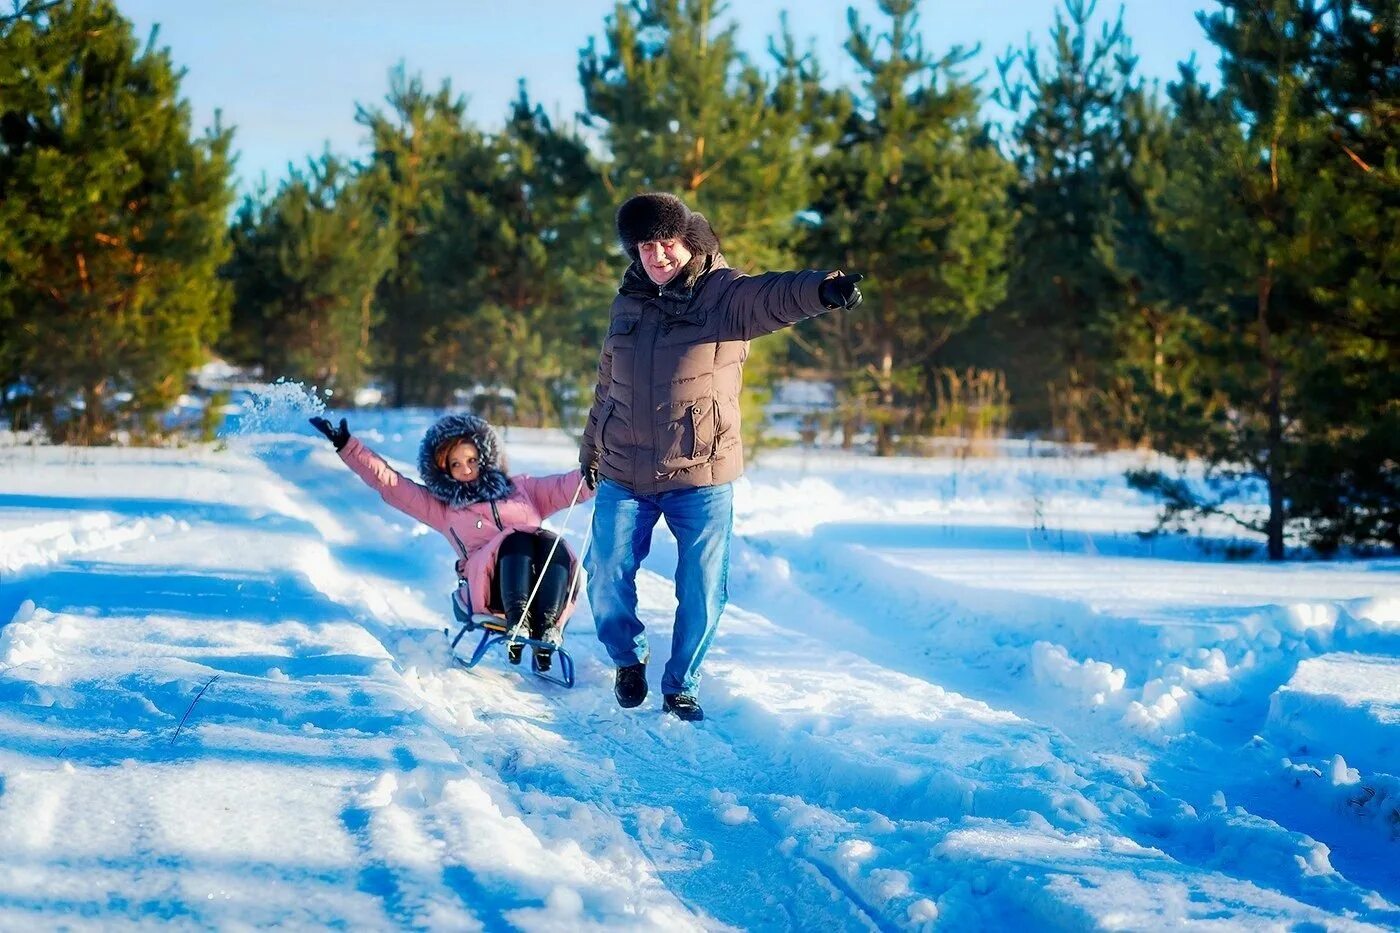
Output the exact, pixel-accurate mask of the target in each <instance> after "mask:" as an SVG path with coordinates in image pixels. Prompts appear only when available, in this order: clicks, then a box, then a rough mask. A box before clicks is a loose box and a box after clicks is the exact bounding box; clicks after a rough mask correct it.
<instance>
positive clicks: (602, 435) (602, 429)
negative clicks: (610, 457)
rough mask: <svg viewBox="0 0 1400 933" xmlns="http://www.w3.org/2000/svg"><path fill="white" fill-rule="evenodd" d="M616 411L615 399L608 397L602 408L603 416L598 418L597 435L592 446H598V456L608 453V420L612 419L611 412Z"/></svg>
mask: <svg viewBox="0 0 1400 933" xmlns="http://www.w3.org/2000/svg"><path fill="white" fill-rule="evenodd" d="M615 411H617V399H614V398H610V399H608V404H607V407H606V408H604V409H603V417H601V418H599V419H598V437H597V438H596V443H595V445H594V446H596V447H597V448H598V453H599V456H601V455H603V454H606V453H609V452H610V451H609V450H608V439H607V438H608V433H607V432H608V422H609V421H611V420H612V416H613V412H615Z"/></svg>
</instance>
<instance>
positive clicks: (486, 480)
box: [418, 415, 513, 508]
mask: <svg viewBox="0 0 1400 933" xmlns="http://www.w3.org/2000/svg"><path fill="white" fill-rule="evenodd" d="M449 438H462V439H464V440H469V441H471V442H472V443H473V444H475V445H476V450H477V456H478V457H479V458H480V459H481V462H480V463H479V464H478V465H477V468H478V469H479V470H480V473H479V474H478V475H477V478H476V479H474V480H472V481H471V482H470V483H460V482H458V481H457V480H455V479H453V478H452V477H451V476H450V475H449V474H448V473H447V471H446V470H442V469H439V468H438V465H437V463H435V462H434V460H433V453H434V452H435V451H436V450H437V449H438V447H439V446H441V445H442V443H443V441H446V440H447V439H449ZM507 470H508V467H507V464H506V455H505V451H504V450H502V449H501V442H500V439H499V438H497V437H496V431H495V429H494V428H492V427H491V425H490V424H488V423H487V422H486V419H484V418H479V417H477V416H476V415H446V416H444V417H442V418H439V419H438V421H437V423H436V424H434V425H433V426H432V427H431V428H429V429H428V433H426V434H424V435H423V443H422V444H420V445H419V446H418V475H419V476H420V477H421V478H422V480H423V485H424V486H425V487H427V489H428V492H430V493H432V494H433V496H434V497H436V498H437V499H438V500H439V501H441V502H443V503H445V504H446V505H448V506H451V507H452V508H464V507H466V506H468V505H471V504H472V503H475V502H495V501H500V500H501V499H504V498H506V497H507V496H509V495H510V493H511V490H512V488H513V484H512V483H511V481H510V475H509V474H508V472H507Z"/></svg>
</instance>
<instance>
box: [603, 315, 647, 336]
mask: <svg viewBox="0 0 1400 933" xmlns="http://www.w3.org/2000/svg"><path fill="white" fill-rule="evenodd" d="M641 319H642V316H641V315H640V314H625V315H621V316H619V317H615V318H613V319H612V320H611V321H610V322H608V337H609V338H613V337H621V336H624V335H626V334H630V333H632V332H633V331H634V330H636V329H637V322H638V321H640V320H641Z"/></svg>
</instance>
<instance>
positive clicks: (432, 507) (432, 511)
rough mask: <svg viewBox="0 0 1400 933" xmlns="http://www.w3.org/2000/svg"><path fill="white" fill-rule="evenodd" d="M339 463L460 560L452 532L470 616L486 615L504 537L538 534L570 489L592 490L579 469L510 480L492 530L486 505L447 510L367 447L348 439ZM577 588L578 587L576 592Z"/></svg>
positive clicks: (567, 610)
mask: <svg viewBox="0 0 1400 933" xmlns="http://www.w3.org/2000/svg"><path fill="white" fill-rule="evenodd" d="M340 459H342V460H344V461H345V465H346V466H348V467H350V469H352V470H354V471H355V474H356V475H357V476H359V477H360V479H362V480H364V481H365V483H366V484H367V485H369V486H370V487H371V488H372V489H374V490H376V491H377V492H378V493H379V495H380V497H381V498H383V500H384V501H385V502H387V503H389V504H390V505H392V506H393V507H394V508H396V509H398V510H399V511H400V512H403V513H404V514H405V515H408V516H411V517H412V518H416V519H418V520H419V521H420V522H422V523H423V524H425V525H427V526H428V527H430V528H432V529H433V530H435V531H437V532H438V533H440V534H441V535H442V536H443V537H444V538H446V539H447V541H448V543H449V544H450V545H451V546H452V551H453V553H455V554H458V556H460V552H458V550H457V544H456V542H455V541H453V539H452V532H454V531H455V532H456V533H457V537H459V538H461V539H462V543H463V544H465V545H466V547H467V555H468V557H467V562H466V573H465V577H466V580H467V585H468V587H469V588H470V590H471V601H472V605H471V609H472V611H473V612H486V611H488V610H487V609H486V602H487V600H488V599H490V596H491V581H492V578H493V577H494V576H495V573H496V552H497V551H498V550H499V549H500V547H501V542H502V541H504V540H505V537H506V535H508V534H510V533H511V532H512V531H536V530H538V529H539V527H540V524H541V523H542V522H543V521H544V520H545V519H546V518H548V517H549V516H551V515H553V514H554V513H555V512H558V511H560V510H561V509H565V508H568V506H569V502H570V501H572V500H573V497H574V491H575V490H579V494H578V501H579V502H585V501H587V500H588V499H591V498H593V491H592V490H591V489H589V488H588V486H587V484H581V482H580V480H581V475H582V474H580V473H579V471H578V470H571V471H570V472H568V473H556V474H554V475H553V476H541V477H538V478H536V477H533V476H512V477H511V478H510V480H511V483H512V484H513V485H514V487H515V488H514V490H513V491H512V492H511V494H510V496H509V497H508V498H505V499H501V500H499V501H497V502H496V509H497V510H498V511H499V512H500V516H501V524H502V525H503V526H504V529H501V528H497V527H496V521H495V519H494V518H493V517H492V514H491V503H489V502H476V503H473V504H471V505H468V506H465V507H462V508H452V507H450V506H448V505H446V504H445V503H443V502H442V501H441V500H439V499H437V498H436V497H434V496H433V494H432V493H430V492H428V490H427V489H426V488H425V487H423V486H420V485H419V484H418V483H415V482H414V481H413V480H411V479H408V478H407V477H405V476H404V475H403V474H402V473H400V472H398V471H397V470H395V469H394V468H393V467H391V466H389V464H388V463H386V462H384V458H383V457H381V456H379V454H377V453H375V452H374V451H373V450H370V449H369V448H368V447H366V446H365V445H364V444H363V443H361V442H360V439H359V438H357V437H351V438H350V441H349V443H347V444H346V445H345V447H344V448H342V449H341V451H340ZM559 546H560V547H562V548H565V549H566V550H568V553H569V558H570V560H572V561H573V562H574V564H575V565H577V563H578V557H577V555H575V554H574V552H573V550H572V549H570V548H569V544H568V542H567V541H563V540H562V539H561V540H560V543H559ZM581 588H582V585H581V584H580V586H579V587H578V589H581ZM577 599H578V592H577V589H576V590H575V591H574V592H573V593H572V594H571V596H570V599H569V604H568V605H567V606H565V607H564V611H563V613H562V614H561V615H560V617H559V619H560V622H561V623H562V622H566V621H568V619H569V617H570V616H571V615H573V612H574V607H575V603H576V602H577Z"/></svg>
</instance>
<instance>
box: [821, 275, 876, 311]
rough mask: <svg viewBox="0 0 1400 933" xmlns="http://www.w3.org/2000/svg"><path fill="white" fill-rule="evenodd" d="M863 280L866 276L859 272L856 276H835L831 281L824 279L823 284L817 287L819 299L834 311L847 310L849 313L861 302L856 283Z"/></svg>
mask: <svg viewBox="0 0 1400 933" xmlns="http://www.w3.org/2000/svg"><path fill="white" fill-rule="evenodd" d="M863 278H865V276H863V275H861V274H860V273H859V272H857V273H855V274H854V275H833V276H832V277H831V278H829V279H823V280H822V284H821V285H819V286H817V297H818V298H820V299H821V301H822V304H824V305H826V306H827V307H828V308H831V309H832V310H835V309H836V308H845V309H846V310H847V311H849V310H851V309H852V308H854V307H856V306H857V305H859V304H860V302H861V294H860V289H858V288H856V283H857V282H859V281H860V280H861V279H863Z"/></svg>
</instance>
